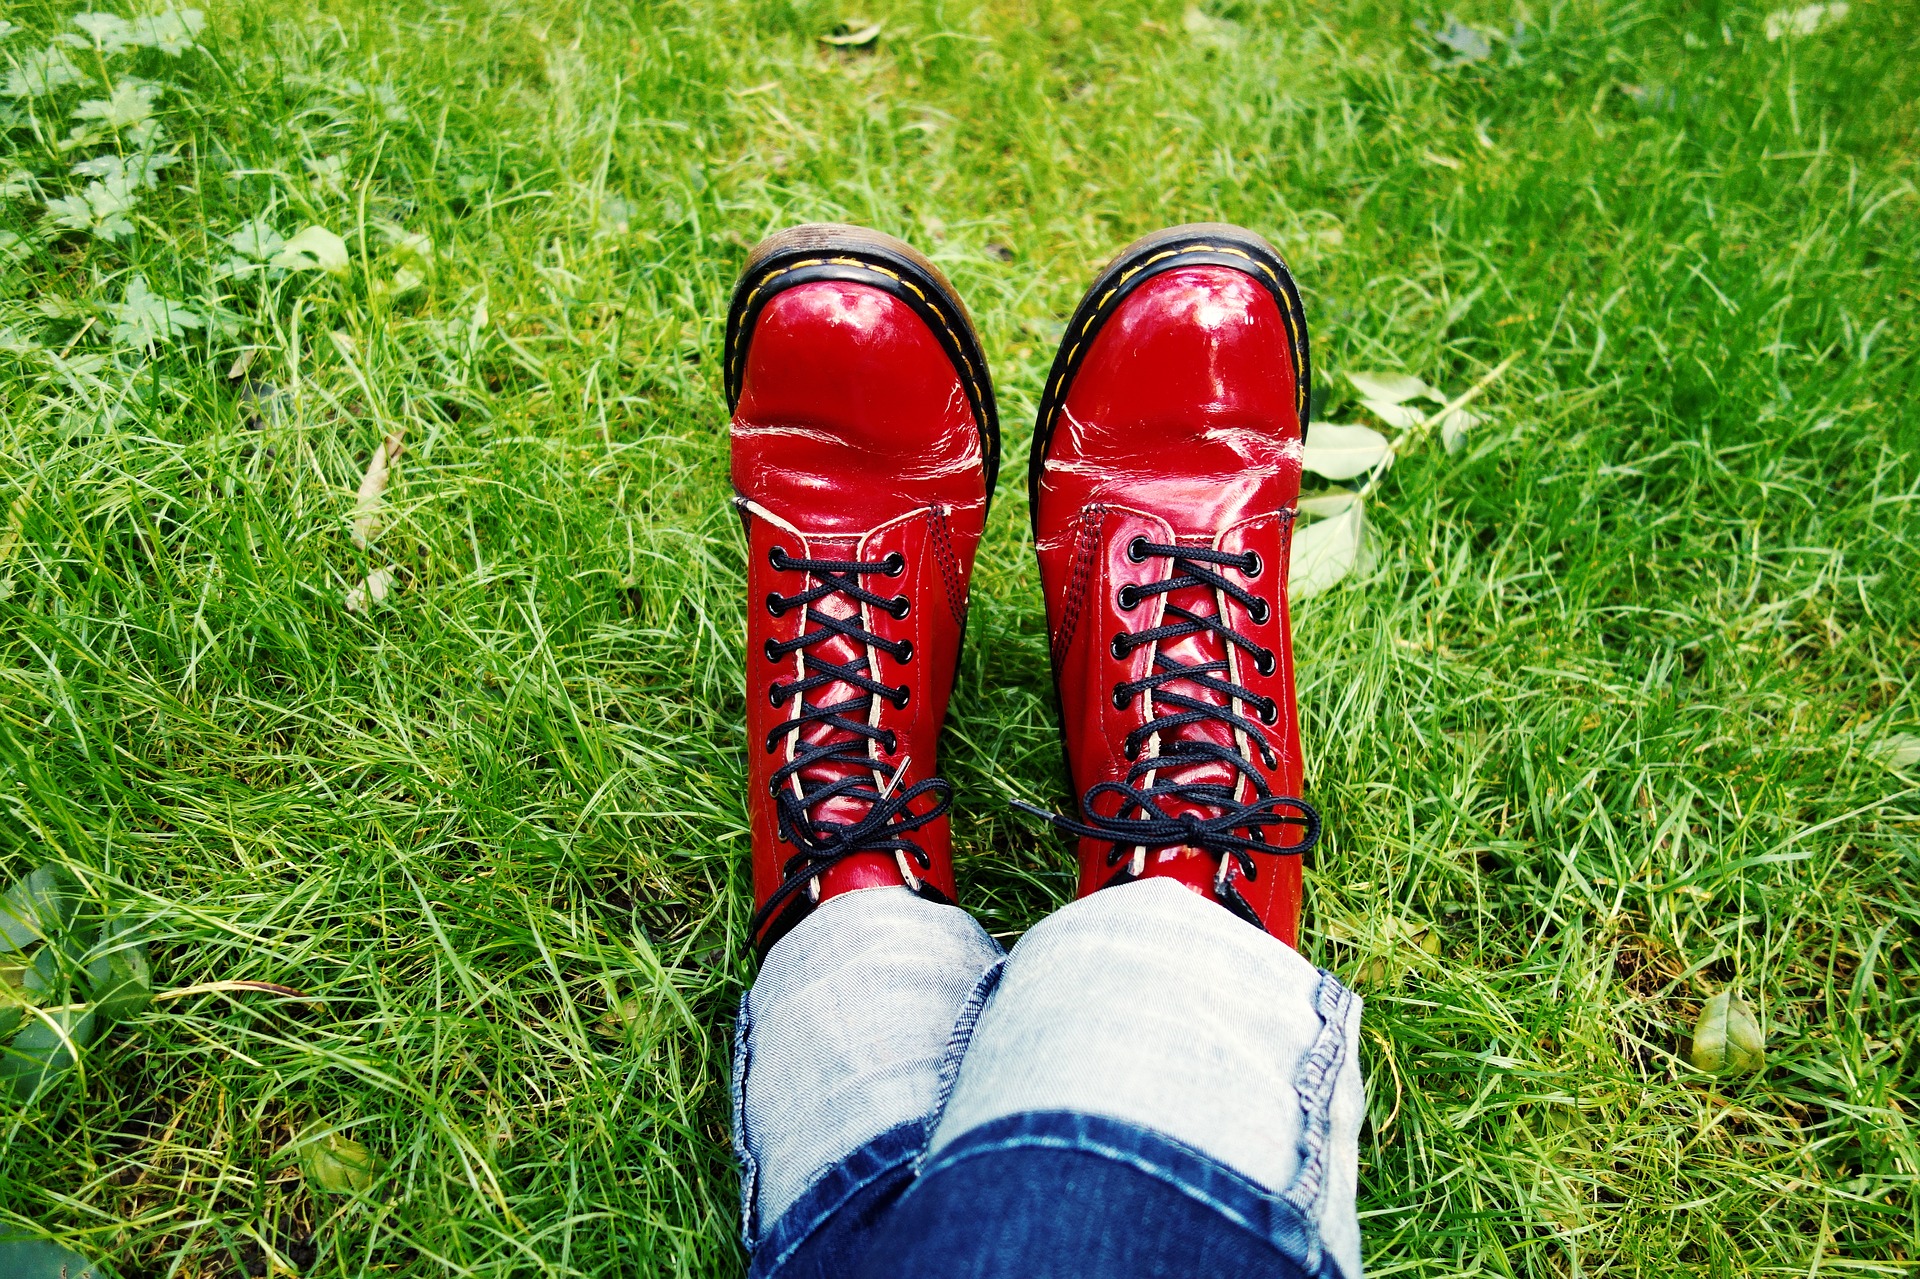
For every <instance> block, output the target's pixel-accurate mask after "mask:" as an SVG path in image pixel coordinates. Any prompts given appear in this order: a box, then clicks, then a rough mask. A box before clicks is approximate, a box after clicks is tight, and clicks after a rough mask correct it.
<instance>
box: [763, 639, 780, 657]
mask: <svg viewBox="0 0 1920 1279" xmlns="http://www.w3.org/2000/svg"><path fill="white" fill-rule="evenodd" d="M765 651H766V654H767V660H768V661H769V662H777V661H779V660H780V645H779V644H778V643H777V642H776V641H774V640H768V641H767V647H766V650H765Z"/></svg>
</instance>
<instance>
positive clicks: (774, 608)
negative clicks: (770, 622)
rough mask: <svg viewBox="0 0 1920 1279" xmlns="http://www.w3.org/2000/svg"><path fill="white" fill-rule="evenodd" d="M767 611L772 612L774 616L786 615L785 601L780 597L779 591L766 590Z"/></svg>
mask: <svg viewBox="0 0 1920 1279" xmlns="http://www.w3.org/2000/svg"><path fill="white" fill-rule="evenodd" d="M767 612H769V613H771V614H773V615H774V616H775V617H784V616H786V612H787V610H786V601H785V600H783V599H781V598H780V592H778V591H768V592H767Z"/></svg>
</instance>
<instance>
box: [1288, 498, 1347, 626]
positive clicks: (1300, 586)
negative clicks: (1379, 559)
mask: <svg viewBox="0 0 1920 1279" xmlns="http://www.w3.org/2000/svg"><path fill="white" fill-rule="evenodd" d="M1366 531H1367V524H1366V507H1365V505H1364V504H1363V503H1362V502H1361V501H1360V500H1359V497H1358V495H1356V496H1355V498H1354V500H1353V502H1352V503H1351V504H1349V505H1348V507H1347V509H1346V510H1345V511H1343V512H1341V513H1340V514H1339V515H1336V516H1334V517H1333V518H1332V519H1325V520H1321V521H1319V522H1318V523H1315V524H1309V525H1308V526H1307V527H1306V528H1304V529H1301V530H1299V531H1297V532H1296V533H1294V535H1293V569H1292V572H1291V574H1290V575H1289V577H1288V580H1287V590H1288V593H1289V594H1290V595H1291V596H1292V598H1294V599H1298V600H1303V599H1308V598H1311V597H1312V596H1315V595H1318V594H1320V593H1321V592H1322V591H1325V590H1328V589H1330V588H1331V587H1333V586H1335V585H1337V584H1338V583H1339V581H1340V580H1341V579H1342V578H1344V577H1345V576H1346V575H1347V574H1348V573H1351V572H1352V571H1353V566H1354V565H1355V564H1357V563H1359V561H1360V547H1361V544H1362V541H1363V539H1364V538H1365V537H1366Z"/></svg>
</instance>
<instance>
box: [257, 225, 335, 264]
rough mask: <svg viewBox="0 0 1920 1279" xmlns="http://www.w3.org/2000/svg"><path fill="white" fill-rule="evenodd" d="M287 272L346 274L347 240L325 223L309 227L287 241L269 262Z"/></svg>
mask: <svg viewBox="0 0 1920 1279" xmlns="http://www.w3.org/2000/svg"><path fill="white" fill-rule="evenodd" d="M268 265H270V266H277V267H279V268H281V269H282V270H286V271H325V272H327V273H328V274H329V275H344V274H346V270H347V242H346V241H345V240H343V239H341V238H340V237H339V236H337V235H335V234H334V233H333V232H331V231H329V230H327V229H326V228H325V227H323V226H310V227H308V228H307V229H306V230H304V231H302V232H300V234H298V235H296V236H294V237H293V238H292V239H291V240H288V241H287V243H286V245H285V247H283V248H282V249H281V250H280V252H278V253H276V254H274V256H273V260H272V261H271V262H270V263H268Z"/></svg>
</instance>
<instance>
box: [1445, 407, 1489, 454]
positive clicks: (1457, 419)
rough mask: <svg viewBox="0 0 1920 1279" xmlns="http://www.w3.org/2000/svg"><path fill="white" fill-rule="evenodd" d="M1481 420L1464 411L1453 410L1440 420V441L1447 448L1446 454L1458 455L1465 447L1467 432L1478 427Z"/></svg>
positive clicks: (1476, 415)
mask: <svg viewBox="0 0 1920 1279" xmlns="http://www.w3.org/2000/svg"><path fill="white" fill-rule="evenodd" d="M1481 421H1483V419H1482V418H1481V417H1480V415H1479V414H1477V413H1469V412H1467V411H1466V410H1465V409H1455V410H1454V411H1453V412H1451V413H1448V414H1445V415H1443V416H1442V417H1441V419H1440V441H1441V443H1443V444H1445V445H1446V446H1447V452H1449V453H1458V452H1459V451H1460V450H1461V449H1463V448H1465V447H1466V446H1467V432H1468V431H1470V430H1472V429H1473V428H1474V427H1476V426H1478V425H1480V423H1481Z"/></svg>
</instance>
